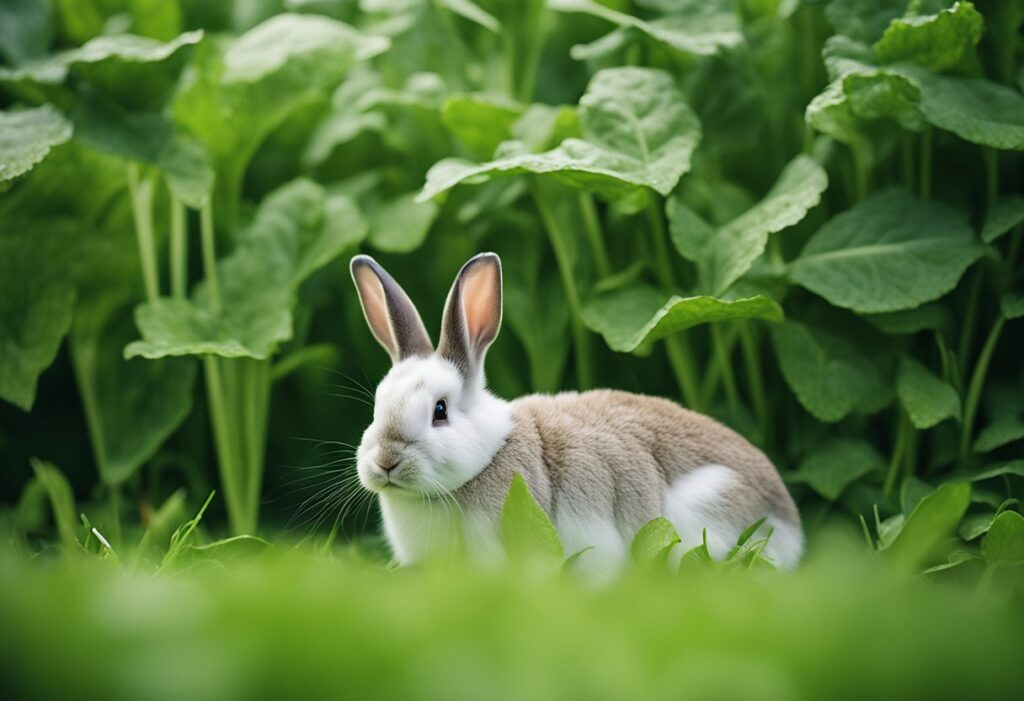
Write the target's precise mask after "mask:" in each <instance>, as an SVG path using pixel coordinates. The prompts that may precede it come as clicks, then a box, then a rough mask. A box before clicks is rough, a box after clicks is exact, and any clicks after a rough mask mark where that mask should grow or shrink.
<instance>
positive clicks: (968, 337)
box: [956, 270, 981, 384]
mask: <svg viewBox="0 0 1024 701" xmlns="http://www.w3.org/2000/svg"><path fill="white" fill-rule="evenodd" d="M971 276H972V277H971V287H970V289H969V290H968V293H967V308H966V310H965V312H964V324H963V327H962V328H961V329H960V342H959V343H958V344H957V347H956V356H957V362H958V363H959V364H960V374H961V376H964V377H966V374H967V358H968V356H969V355H970V353H971V346H973V344H974V324H975V320H976V319H977V316H978V299H979V298H980V297H981V271H980V270H974V271H973V272H972V273H971ZM965 384H966V383H965Z"/></svg>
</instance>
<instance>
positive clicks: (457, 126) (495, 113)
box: [441, 94, 523, 158]
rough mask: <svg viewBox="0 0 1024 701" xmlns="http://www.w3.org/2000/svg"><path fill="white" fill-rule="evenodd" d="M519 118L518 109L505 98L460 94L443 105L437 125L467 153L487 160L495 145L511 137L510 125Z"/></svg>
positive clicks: (519, 108)
mask: <svg viewBox="0 0 1024 701" xmlns="http://www.w3.org/2000/svg"><path fill="white" fill-rule="evenodd" d="M522 114H523V107H522V105H520V104H518V103H516V102H512V101H510V100H509V99H508V98H505V97H500V96H493V95H488V94H464V95H453V96H452V97H450V98H448V99H447V100H446V101H445V103H444V106H443V107H442V108H441V121H442V123H444V125H445V126H446V127H447V128H448V131H450V132H451V133H452V134H454V135H455V138H457V139H458V140H459V141H461V142H462V143H463V144H465V145H466V147H467V148H468V149H469V150H470V151H472V152H473V153H474V154H477V155H479V156H481V157H483V158H490V157H491V156H493V155H494V151H495V149H497V148H498V144H500V143H501V142H503V141H507V140H508V139H509V138H510V137H511V129H512V125H513V124H515V122H516V120H518V119H519V117H520V116H522Z"/></svg>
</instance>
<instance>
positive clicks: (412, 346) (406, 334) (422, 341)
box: [351, 256, 434, 363]
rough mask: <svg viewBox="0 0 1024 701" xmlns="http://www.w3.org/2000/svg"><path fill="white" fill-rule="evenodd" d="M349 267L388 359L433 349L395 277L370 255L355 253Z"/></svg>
mask: <svg viewBox="0 0 1024 701" xmlns="http://www.w3.org/2000/svg"><path fill="white" fill-rule="evenodd" d="M351 268H352V280H354V281H355V283H356V290H357V291H358V292H359V302H360V303H361V304H362V305H363V314H364V315H366V323H367V324H369V325H370V330H371V331H372V332H373V336H374V338H376V339H377V341H378V342H379V343H380V344H381V345H382V346H384V350H386V351H387V352H388V354H389V355H390V356H391V361H392V362H393V363H398V362H400V361H402V360H405V359H406V358H408V357H410V356H413V355H422V356H427V355H430V354H431V353H433V352H434V345H433V344H432V343H431V342H430V336H428V335H427V329H426V328H425V327H424V326H423V320H422V319H420V315H419V312H417V311H416V307H415V306H413V303H412V300H410V299H409V295H407V294H405V290H403V289H402V288H401V287H400V286H399V284H398V283H397V282H395V279H394V278H393V277H391V276H390V275H388V272H387V271H386V270H384V268H382V267H380V265H379V264H378V263H377V261H375V260H374V259H373V258H371V257H370V256H356V257H355V258H353V259H352V264H351Z"/></svg>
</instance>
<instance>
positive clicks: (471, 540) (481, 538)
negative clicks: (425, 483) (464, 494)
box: [380, 493, 504, 565]
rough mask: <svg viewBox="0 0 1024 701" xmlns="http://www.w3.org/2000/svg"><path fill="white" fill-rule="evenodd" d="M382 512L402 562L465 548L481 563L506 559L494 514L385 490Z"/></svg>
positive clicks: (448, 554) (397, 554)
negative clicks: (467, 509) (466, 509)
mask: <svg viewBox="0 0 1024 701" xmlns="http://www.w3.org/2000/svg"><path fill="white" fill-rule="evenodd" d="M380 511H381V517H382V519H383V522H384V533H385V535H386V536H387V538H388V543H389V544H390V545H391V551H392V553H393V554H394V556H395V560H397V561H398V563H399V564H402V565H411V564H414V563H417V562H422V561H423V560H424V559H426V558H428V557H429V558H436V557H438V556H441V557H444V556H453V555H456V554H458V553H460V552H463V551H464V552H465V553H466V554H467V555H469V556H470V557H471V558H472V559H474V560H476V561H480V562H496V561H499V560H501V559H502V558H503V555H504V551H503V549H502V547H501V538H500V535H499V529H498V524H497V521H496V519H495V518H494V516H493V515H490V516H489V515H486V514H482V513H477V512H476V511H474V510H469V511H465V510H463V508H462V507H461V506H459V505H458V504H457V503H456V502H455V501H454V500H452V501H446V500H440V499H424V498H422V497H420V496H418V495H405V494H388V493H384V494H381V495H380Z"/></svg>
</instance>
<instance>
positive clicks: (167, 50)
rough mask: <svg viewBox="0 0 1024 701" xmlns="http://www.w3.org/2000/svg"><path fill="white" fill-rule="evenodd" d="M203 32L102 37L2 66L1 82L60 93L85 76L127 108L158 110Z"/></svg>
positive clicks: (38, 91) (26, 89)
mask: <svg viewBox="0 0 1024 701" xmlns="http://www.w3.org/2000/svg"><path fill="white" fill-rule="evenodd" d="M202 37H203V33H202V32H201V31H196V32H186V33H184V34H181V35H179V36H178V37H176V38H174V39H173V40H171V41H168V42H160V41H156V40H154V39H148V38H146V37H140V36H134V35H131V34H119V35H111V36H99V37H96V38H95V39H92V40H91V41H89V42H88V43H86V44H85V45H84V46H81V47H79V48H77V49H70V50H68V51H64V52H62V53H59V54H55V55H53V56H51V57H48V58H44V59H40V60H37V61H32V62H29V63H25V64H23V65H21V66H19V67H17V68H3V67H0V84H5V85H7V86H8V87H10V88H11V89H12V90H15V91H17V92H19V93H22V94H25V95H29V96H31V97H32V99H33V100H35V99H37V96H39V95H60V94H61V92H60V90H57V88H58V87H59V86H61V85H63V84H64V83H65V82H66V81H67V80H68V78H69V76H71V75H74V76H75V77H79V78H84V79H85V80H86V81H88V82H89V83H90V84H91V85H92V86H94V87H95V88H97V89H99V90H100V91H101V92H102V93H104V94H105V95H106V96H107V97H108V98H110V99H112V100H114V101H115V102H117V103H118V104H120V105H122V106H123V107H126V108H128V109H155V108H156V107H158V106H160V105H162V104H163V103H164V102H165V101H166V99H167V97H168V95H169V94H170V92H171V90H173V88H174V86H175V85H176V83H177V80H178V75H179V73H180V72H181V68H182V67H183V66H184V65H185V62H186V60H187V58H188V55H189V53H190V51H191V49H192V48H193V47H194V45H195V44H197V43H199V41H200V40H201V39H202Z"/></svg>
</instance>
